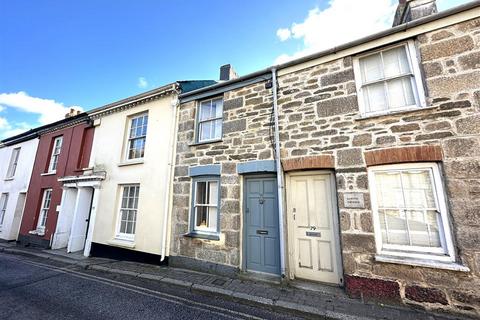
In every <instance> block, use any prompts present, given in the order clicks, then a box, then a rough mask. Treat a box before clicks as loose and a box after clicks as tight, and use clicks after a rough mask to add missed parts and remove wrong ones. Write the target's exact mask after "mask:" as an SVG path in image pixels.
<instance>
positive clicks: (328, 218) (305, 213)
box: [287, 174, 341, 284]
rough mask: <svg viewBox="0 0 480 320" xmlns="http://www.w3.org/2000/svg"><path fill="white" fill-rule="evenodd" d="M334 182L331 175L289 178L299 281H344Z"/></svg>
mask: <svg viewBox="0 0 480 320" xmlns="http://www.w3.org/2000/svg"><path fill="white" fill-rule="evenodd" d="M332 179H333V176H332V175H331V174H311V175H291V176H290V177H289V186H288V190H287V192H288V203H287V208H288V212H287V214H288V222H289V239H290V241H293V243H292V245H290V250H291V252H290V254H291V259H293V261H292V262H293V264H292V269H293V272H294V276H295V277H296V278H303V279H310V280H315V281H321V282H329V283H336V284H338V283H340V281H341V270H339V269H340V264H339V263H338V261H339V255H340V253H339V252H338V251H339V249H338V237H337V236H338V234H337V233H336V232H338V231H337V230H336V229H335V224H334V214H336V208H335V207H334V199H335V198H334V196H335V195H334V192H333V181H332Z"/></svg>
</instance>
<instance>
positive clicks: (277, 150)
mask: <svg viewBox="0 0 480 320" xmlns="http://www.w3.org/2000/svg"><path fill="white" fill-rule="evenodd" d="M272 91H273V114H274V119H275V132H274V135H275V163H276V167H277V188H278V219H279V224H280V226H279V229H280V230H279V231H280V273H281V274H282V278H284V277H285V234H284V221H283V216H284V214H283V213H284V212H283V211H284V208H283V189H284V184H283V169H282V162H281V161H280V133H279V127H278V105H277V69H275V68H272Z"/></svg>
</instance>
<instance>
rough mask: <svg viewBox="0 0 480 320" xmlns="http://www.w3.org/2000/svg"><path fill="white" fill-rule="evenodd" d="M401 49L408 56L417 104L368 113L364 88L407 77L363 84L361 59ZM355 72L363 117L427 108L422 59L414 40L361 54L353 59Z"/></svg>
mask: <svg viewBox="0 0 480 320" xmlns="http://www.w3.org/2000/svg"><path fill="white" fill-rule="evenodd" d="M399 47H405V48H406V54H407V60H408V65H409V67H410V70H411V73H410V74H411V78H413V79H410V81H411V83H412V92H413V97H414V99H415V104H413V105H408V106H403V107H399V108H394V109H391V108H388V107H389V106H387V109H385V110H379V111H372V112H367V110H366V106H365V101H364V98H365V97H364V87H365V86H368V85H372V84H375V83H383V82H385V81H388V80H392V79H400V78H402V77H405V75H401V76H395V77H390V78H383V79H381V80H376V81H371V82H367V83H363V79H362V69H361V66H360V59H362V58H365V57H368V56H371V55H374V54H377V53H380V52H383V51H387V50H390V49H394V48H399ZM353 71H354V76H355V87H356V93H357V101H358V106H359V109H360V114H361V115H362V116H363V117H369V116H377V115H383V114H390V113H396V112H402V111H407V110H418V109H421V108H425V107H426V105H427V104H426V100H425V90H424V86H423V80H422V79H423V76H422V72H421V71H420V59H419V58H418V55H417V52H416V49H415V44H414V42H413V40H407V41H403V42H400V43H396V44H393V45H390V46H386V47H382V48H379V49H377V50H374V51H369V52H367V53H364V54H360V55H357V56H354V57H353Z"/></svg>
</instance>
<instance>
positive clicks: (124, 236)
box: [115, 183, 140, 242]
mask: <svg viewBox="0 0 480 320" xmlns="http://www.w3.org/2000/svg"><path fill="white" fill-rule="evenodd" d="M130 187H137V188H138V193H137V198H138V201H137V207H136V208H123V207H122V202H123V191H124V190H125V188H130ZM139 205H140V184H138V183H132V184H123V185H121V186H120V195H119V201H118V210H117V211H118V213H117V225H116V227H115V239H119V240H124V241H130V242H133V241H135V234H136V231H137V225H138V207H139ZM123 210H136V213H135V231H134V232H133V233H125V232H121V231H120V228H121V224H122V211H123Z"/></svg>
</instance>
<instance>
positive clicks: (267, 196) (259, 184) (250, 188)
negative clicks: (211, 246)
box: [245, 178, 280, 274]
mask: <svg viewBox="0 0 480 320" xmlns="http://www.w3.org/2000/svg"><path fill="white" fill-rule="evenodd" d="M276 185H277V183H276V179H275V178H247V179H245V197H246V200H245V204H246V208H245V232H246V237H245V238H246V239H247V241H246V245H245V258H246V267H247V270H251V271H259V272H265V273H273V274H279V273H280V241H279V224H278V202H277V189H276Z"/></svg>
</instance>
